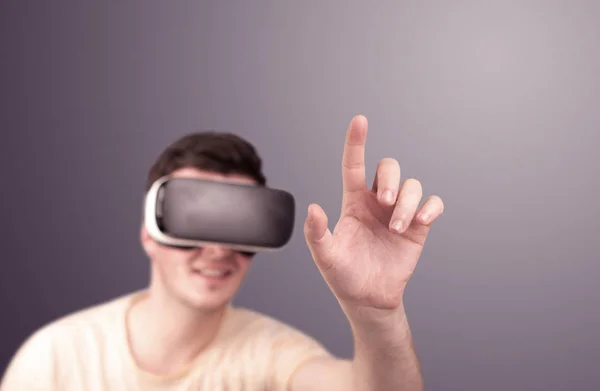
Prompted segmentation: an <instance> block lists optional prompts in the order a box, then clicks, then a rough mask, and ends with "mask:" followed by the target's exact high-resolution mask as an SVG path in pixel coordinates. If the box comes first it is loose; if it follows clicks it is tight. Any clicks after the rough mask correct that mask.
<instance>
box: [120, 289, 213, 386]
mask: <svg viewBox="0 0 600 391" xmlns="http://www.w3.org/2000/svg"><path fill="white" fill-rule="evenodd" d="M224 310H225V309H223V310H220V311H215V312H199V311H197V310H194V309H191V308H189V307H186V306H185V305H184V304H183V303H179V302H177V301H175V300H174V299H171V298H168V297H165V296H163V295H158V294H155V293H154V292H151V291H150V292H147V293H146V294H145V296H144V297H143V298H142V299H141V300H140V301H138V302H137V303H136V304H135V305H134V306H133V307H132V308H131V310H130V311H129V315H128V317H127V328H128V337H129V345H130V349H131V354H132V356H133V358H134V360H135V361H136V363H137V365H138V366H139V367H140V368H141V369H142V370H144V371H146V372H150V373H153V374H155V375H172V374H176V373H178V372H181V371H183V370H185V369H186V368H187V367H188V366H189V365H190V364H191V362H192V361H193V360H194V358H195V357H196V356H198V354H200V353H201V352H202V350H203V349H204V348H205V347H206V346H207V345H208V344H209V343H210V342H211V341H212V339H213V338H214V337H215V335H216V333H217V331H218V329H219V326H220V324H221V320H222V316H223V314H224Z"/></svg>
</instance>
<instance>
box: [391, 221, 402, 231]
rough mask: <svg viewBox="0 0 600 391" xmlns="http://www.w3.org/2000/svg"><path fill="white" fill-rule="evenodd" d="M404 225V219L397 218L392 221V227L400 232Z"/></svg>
mask: <svg viewBox="0 0 600 391" xmlns="http://www.w3.org/2000/svg"><path fill="white" fill-rule="evenodd" d="M402 227H403V224H402V220H396V221H394V222H393V223H392V229H393V230H394V231H396V232H398V233H401V232H402Z"/></svg>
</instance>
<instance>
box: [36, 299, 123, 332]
mask: <svg viewBox="0 0 600 391" xmlns="http://www.w3.org/2000/svg"><path fill="white" fill-rule="evenodd" d="M133 295H134V294H133V293H130V294H124V295H122V296H118V297H115V298H113V299H109V300H106V301H103V302H99V303H96V304H92V305H89V306H88V307H85V308H82V309H79V310H76V311H73V312H70V313H67V314H65V315H62V316H59V317H57V318H55V319H53V320H50V321H49V322H48V323H46V324H44V325H43V326H41V327H39V328H38V329H37V330H35V331H34V332H33V333H32V334H31V336H29V338H28V340H29V341H42V340H43V341H52V340H57V339H58V340H60V342H61V343H68V341H69V340H72V341H73V342H74V343H77V340H78V339H79V338H80V337H84V338H86V337H87V336H89V335H90V334H94V335H96V336H98V335H102V334H106V331H107V330H110V329H112V328H114V327H118V326H119V325H120V322H121V320H123V322H124V315H125V311H126V308H127V305H128V303H129V301H130V300H131V299H132V297H133Z"/></svg>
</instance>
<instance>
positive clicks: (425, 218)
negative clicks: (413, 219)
mask: <svg viewBox="0 0 600 391" xmlns="http://www.w3.org/2000/svg"><path fill="white" fill-rule="evenodd" d="M429 217H430V216H429V213H423V214H422V215H421V221H422V222H424V223H426V222H428V221H429Z"/></svg>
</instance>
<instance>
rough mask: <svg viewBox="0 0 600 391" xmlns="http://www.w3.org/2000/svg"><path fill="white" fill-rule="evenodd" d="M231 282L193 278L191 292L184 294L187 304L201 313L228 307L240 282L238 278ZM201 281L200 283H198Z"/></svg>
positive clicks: (233, 278) (201, 277)
mask: <svg viewBox="0 0 600 391" xmlns="http://www.w3.org/2000/svg"><path fill="white" fill-rule="evenodd" d="M231 277H232V278H231V280H226V279H225V280H222V281H215V280H211V279H208V280H207V279H206V278H204V277H203V276H200V277H198V276H192V279H191V284H190V286H189V290H188V291H187V292H185V293H184V296H185V297H186V298H187V300H186V301H187V302H188V303H189V305H191V306H192V307H193V308H195V309H198V310H201V311H215V310H219V309H221V308H223V307H224V306H226V305H228V304H229V303H230V302H231V300H232V299H233V297H234V295H235V292H236V291H237V288H238V287H239V281H238V279H237V278H235V277H237V276H231ZM199 279H200V281H198V280H199Z"/></svg>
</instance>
